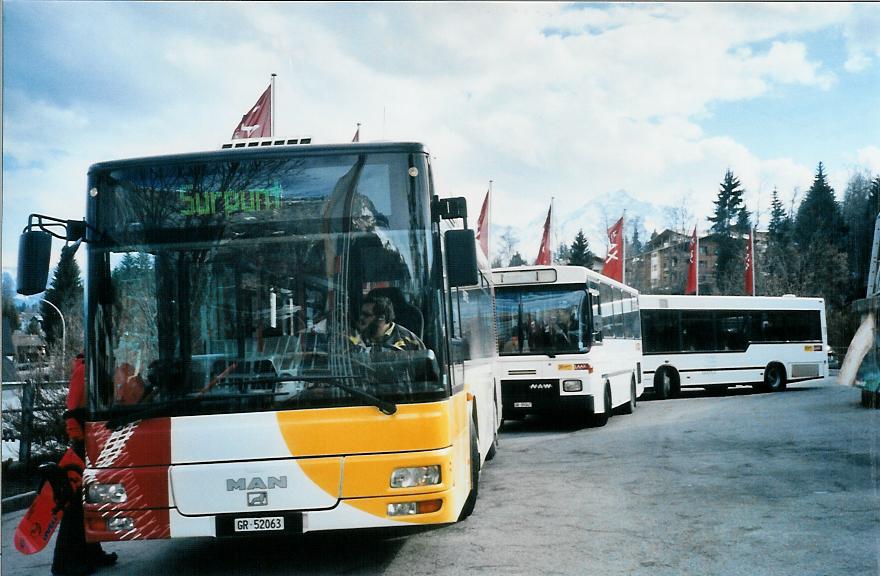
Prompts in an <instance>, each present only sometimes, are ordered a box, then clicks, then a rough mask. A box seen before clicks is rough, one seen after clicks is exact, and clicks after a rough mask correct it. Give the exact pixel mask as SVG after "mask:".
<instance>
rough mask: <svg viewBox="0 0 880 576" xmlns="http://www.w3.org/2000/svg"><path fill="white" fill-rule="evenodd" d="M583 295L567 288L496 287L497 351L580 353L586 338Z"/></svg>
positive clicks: (513, 352) (576, 289) (587, 309)
mask: <svg viewBox="0 0 880 576" xmlns="http://www.w3.org/2000/svg"><path fill="white" fill-rule="evenodd" d="M586 297H587V292H586V290H584V289H583V288H575V287H571V286H554V287H536V286H499V287H497V288H496V290H495V299H496V300H495V303H496V309H497V314H498V351H499V353H500V354H501V355H502V356H511V355H518V354H549V355H555V354H564V353H571V352H580V351H583V350H584V348H585V346H586V342H588V338H587V337H586V336H587V335H588V334H589V332H588V331H587V330H588V328H587V323H588V322H587V321H588V312H589V307H588V306H587V304H586V303H587V298H586Z"/></svg>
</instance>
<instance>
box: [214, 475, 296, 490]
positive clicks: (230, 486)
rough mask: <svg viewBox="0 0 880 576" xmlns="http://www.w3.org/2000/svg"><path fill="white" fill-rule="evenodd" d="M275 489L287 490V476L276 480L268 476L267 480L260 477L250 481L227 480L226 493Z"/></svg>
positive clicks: (239, 479) (242, 479) (243, 479)
mask: <svg viewBox="0 0 880 576" xmlns="http://www.w3.org/2000/svg"><path fill="white" fill-rule="evenodd" d="M273 488H287V476H281V477H279V478H276V477H275V476H268V477H266V479H265V480H263V479H262V478H260V477H259V476H255V477H253V478H251V479H250V480H248V479H247V478H238V479H235V478H227V479H226V491H227V492H233V491H235V490H271V489H273Z"/></svg>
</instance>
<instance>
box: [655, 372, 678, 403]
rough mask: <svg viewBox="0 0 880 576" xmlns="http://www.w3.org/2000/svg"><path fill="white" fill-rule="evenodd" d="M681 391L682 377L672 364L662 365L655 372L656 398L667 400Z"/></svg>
mask: <svg viewBox="0 0 880 576" xmlns="http://www.w3.org/2000/svg"><path fill="white" fill-rule="evenodd" d="M679 392H681V377H680V376H679V374H678V370H676V369H675V368H673V367H672V366H660V367H659V368H657V371H656V372H655V373H654V398H656V399H657V400H666V399H667V398H672V397H673V396H677V395H678V393H679Z"/></svg>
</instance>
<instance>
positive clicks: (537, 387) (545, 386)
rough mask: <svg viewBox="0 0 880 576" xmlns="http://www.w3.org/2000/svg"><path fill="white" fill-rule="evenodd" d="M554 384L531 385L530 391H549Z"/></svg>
mask: <svg viewBox="0 0 880 576" xmlns="http://www.w3.org/2000/svg"><path fill="white" fill-rule="evenodd" d="M550 388H553V384H529V390H549V389H550Z"/></svg>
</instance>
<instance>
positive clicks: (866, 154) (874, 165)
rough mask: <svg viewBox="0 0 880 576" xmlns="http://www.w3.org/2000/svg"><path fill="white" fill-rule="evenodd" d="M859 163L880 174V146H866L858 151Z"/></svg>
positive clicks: (872, 172)
mask: <svg viewBox="0 0 880 576" xmlns="http://www.w3.org/2000/svg"><path fill="white" fill-rule="evenodd" d="M856 158H857V161H858V163H859V165H861V166H864V167H865V168H867V170H868V171H869V172H870V173H871V174H874V175H875V176H876V175H880V147H877V146H866V147H865V148H861V149H859V150H858V151H857V152H856Z"/></svg>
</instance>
